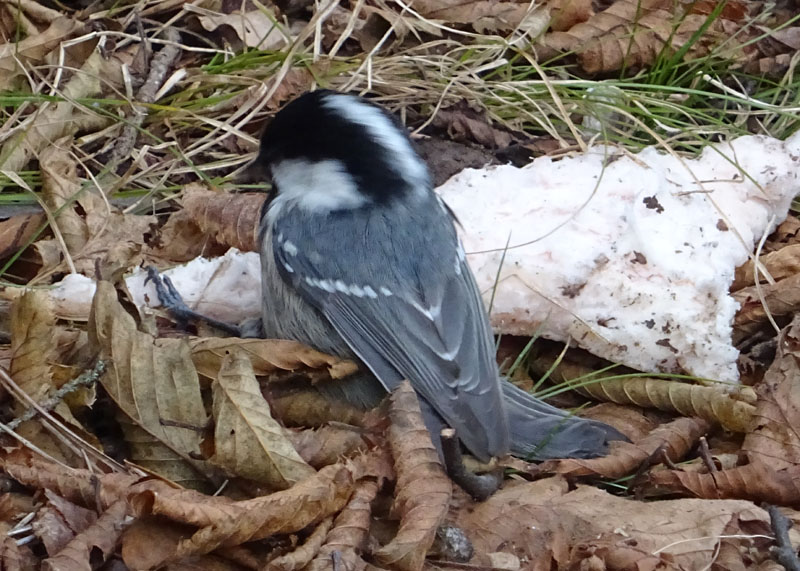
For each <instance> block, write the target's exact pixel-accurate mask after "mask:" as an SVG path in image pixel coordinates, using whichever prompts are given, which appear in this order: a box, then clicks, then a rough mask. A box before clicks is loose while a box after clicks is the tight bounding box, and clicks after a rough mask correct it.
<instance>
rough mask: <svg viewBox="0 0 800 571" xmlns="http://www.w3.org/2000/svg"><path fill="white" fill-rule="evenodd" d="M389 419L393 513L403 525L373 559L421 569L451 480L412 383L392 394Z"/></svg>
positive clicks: (407, 570)
mask: <svg viewBox="0 0 800 571" xmlns="http://www.w3.org/2000/svg"><path fill="white" fill-rule="evenodd" d="M389 418H390V420H391V424H390V426H389V444H390V445H391V448H392V456H393V457H394V462H395V472H396V473H397V484H396V486H395V490H396V491H395V498H394V504H393V506H392V511H393V512H394V513H395V514H397V515H398V516H399V517H400V529H399V530H398V531H397V535H396V536H395V537H394V538H393V539H392V541H391V542H390V543H388V544H386V545H384V546H383V547H381V548H380V549H379V550H378V551H376V552H375V559H376V560H377V561H378V563H380V564H381V565H384V566H389V567H392V568H395V569H400V570H403V571H420V569H422V565H423V563H424V562H425V555H426V554H427V552H428V549H429V548H430V546H431V545H432V544H433V540H434V537H435V535H436V530H437V529H438V527H439V525H440V524H441V523H442V521H443V520H444V517H445V516H446V515H447V508H448V505H449V503H450V495H451V494H452V484H451V482H450V478H448V476H447V474H446V473H445V471H444V468H443V467H442V465H441V463H440V462H439V455H438V453H437V451H436V448H434V447H433V444H432V443H431V437H430V433H429V432H428V429H427V428H426V427H425V423H424V422H423V420H422V413H421V412H420V408H419V400H418V399H417V395H416V393H415V392H414V389H412V388H411V385H410V384H409V382H408V381H404V382H403V383H401V384H400V386H399V387H398V388H397V389H395V390H394V392H393V393H392V396H391V407H390V410H389Z"/></svg>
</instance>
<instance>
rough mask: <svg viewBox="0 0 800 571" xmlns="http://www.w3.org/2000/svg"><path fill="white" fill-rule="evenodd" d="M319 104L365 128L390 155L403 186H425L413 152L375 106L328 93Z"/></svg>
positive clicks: (423, 170)
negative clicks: (404, 184) (403, 182)
mask: <svg viewBox="0 0 800 571" xmlns="http://www.w3.org/2000/svg"><path fill="white" fill-rule="evenodd" d="M322 104H323V105H324V106H325V107H327V108H328V109H332V110H334V111H336V112H337V113H338V114H339V115H341V116H342V117H344V118H345V119H347V120H348V121H351V122H352V123H357V124H358V125H361V126H363V127H364V128H366V130H367V132H368V133H369V134H370V135H371V136H372V138H373V139H374V140H375V141H376V142H377V143H378V144H379V145H381V146H383V147H384V148H385V149H386V150H387V151H388V152H389V153H391V155H392V156H393V159H394V162H395V164H396V165H397V168H396V171H397V174H399V175H400V176H401V177H402V178H403V179H404V180H405V181H406V182H407V183H409V184H411V185H413V186H417V185H420V186H423V187H424V186H425V185H427V184H428V183H429V177H428V169H427V168H426V167H425V164H424V163H423V162H422V160H421V159H420V158H419V157H418V156H417V154H416V153H415V152H414V149H413V148H412V147H411V144H410V143H409V142H408V139H407V138H406V137H405V136H404V134H403V133H402V132H401V131H400V130H399V129H398V127H397V126H396V125H395V124H394V123H393V122H392V121H391V120H390V119H389V118H388V117H387V116H386V115H384V113H383V112H382V111H381V110H380V109H378V108H377V107H375V106H373V105H370V104H369V103H365V102H364V101H361V100H360V99H358V98H357V97H354V96H352V95H345V94H342V93H336V94H331V95H328V96H326V97H325V98H323V100H322Z"/></svg>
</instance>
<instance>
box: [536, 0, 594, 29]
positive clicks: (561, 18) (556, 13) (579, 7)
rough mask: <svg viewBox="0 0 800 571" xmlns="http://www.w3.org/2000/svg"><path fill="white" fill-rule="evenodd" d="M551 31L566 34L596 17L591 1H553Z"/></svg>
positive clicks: (549, 4)
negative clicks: (574, 27)
mask: <svg viewBox="0 0 800 571" xmlns="http://www.w3.org/2000/svg"><path fill="white" fill-rule="evenodd" d="M547 5H548V7H549V8H550V16H551V20H550V30H552V31H554V32H565V31H567V30H569V29H570V28H572V27H573V26H575V25H577V24H580V23H581V22H585V21H587V20H588V19H589V18H591V17H592V16H594V15H595V11H594V7H593V6H592V1H591V0H551V1H550V2H548V3H547Z"/></svg>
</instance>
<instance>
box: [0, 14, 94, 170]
mask: <svg viewBox="0 0 800 571" xmlns="http://www.w3.org/2000/svg"><path fill="white" fill-rule="evenodd" d="M83 30H84V24H83V23H81V22H79V21H77V20H74V19H72V18H68V17H66V16H64V17H61V18H57V19H55V20H53V21H52V23H51V24H50V25H49V26H48V27H47V28H46V29H45V30H44V31H42V32H39V33H35V34H32V35H30V36H28V37H27V38H23V39H21V40H19V41H17V42H7V43H3V44H0V91H9V90H12V89H13V88H14V87H15V82H14V80H15V79H16V78H17V77H19V76H20V75H24V71H23V69H30V67H29V66H31V67H36V66H38V65H41V64H42V63H44V59H45V56H47V55H49V54H50V53H51V52H52V51H53V50H55V49H56V48H57V47H58V45H59V44H60V43H61V42H62V41H64V40H66V39H67V38H69V37H70V36H73V35H78V34H80V33H82V31H83ZM20 64H22V66H23V67H21V66H20ZM5 168H8V167H7V165H6V167H5Z"/></svg>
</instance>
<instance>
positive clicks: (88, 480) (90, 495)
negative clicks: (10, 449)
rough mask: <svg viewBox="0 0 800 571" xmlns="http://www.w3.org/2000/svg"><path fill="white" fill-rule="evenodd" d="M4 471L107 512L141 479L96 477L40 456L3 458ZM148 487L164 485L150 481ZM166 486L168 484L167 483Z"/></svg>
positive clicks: (103, 475)
mask: <svg viewBox="0 0 800 571" xmlns="http://www.w3.org/2000/svg"><path fill="white" fill-rule="evenodd" d="M0 466H2V468H3V470H4V471H5V472H6V473H7V474H9V475H10V476H11V477H12V478H14V479H15V480H17V481H18V482H20V483H21V484H23V485H25V486H30V487H34V488H45V489H48V490H50V491H51V492H52V493H54V494H57V495H58V496H62V497H64V498H66V499H67V500H69V501H70V502H73V503H75V504H78V505H82V506H84V507H89V508H92V509H95V510H96V511H100V510H105V509H106V508H107V507H108V506H110V505H111V504H113V503H114V502H115V501H117V500H118V499H120V498H122V497H125V494H126V493H128V492H130V491H132V488H133V486H134V485H135V484H137V483H138V482H140V480H141V479H142V478H141V476H135V475H132V474H124V473H110V474H99V475H98V474H96V473H94V472H92V471H90V470H83V469H77V468H68V467H65V466H62V465H58V464H53V463H51V462H47V461H45V460H41V459H40V458H38V457H35V456H34V457H26V458H19V457H15V456H13V455H12V456H7V455H6V456H4V457H3V458H2V461H1V462H0ZM147 484H148V485H149V486H154V485H162V484H163V483H162V482H148V483H147ZM164 485H165V484H164Z"/></svg>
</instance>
